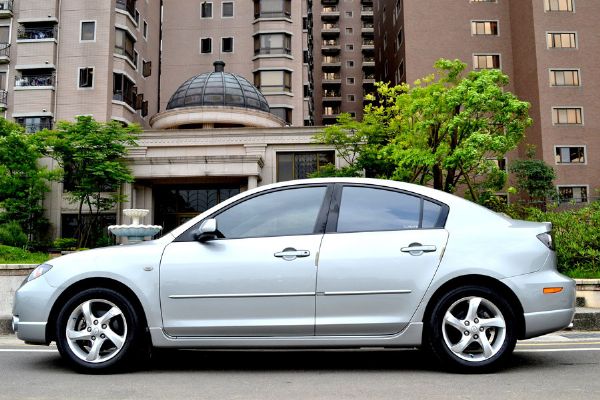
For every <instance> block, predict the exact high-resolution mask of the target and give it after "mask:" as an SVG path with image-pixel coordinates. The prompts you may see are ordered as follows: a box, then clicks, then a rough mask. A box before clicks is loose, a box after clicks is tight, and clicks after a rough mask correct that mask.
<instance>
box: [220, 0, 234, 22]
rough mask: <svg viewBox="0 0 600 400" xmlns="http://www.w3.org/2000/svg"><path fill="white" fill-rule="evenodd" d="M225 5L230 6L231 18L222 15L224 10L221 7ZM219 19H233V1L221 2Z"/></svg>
mask: <svg viewBox="0 0 600 400" xmlns="http://www.w3.org/2000/svg"><path fill="white" fill-rule="evenodd" d="M225 4H231V16H225V15H223V13H224V11H225V8H224V7H223V6H224V5H225ZM221 18H222V19H228V18H235V2H233V1H223V2H221Z"/></svg>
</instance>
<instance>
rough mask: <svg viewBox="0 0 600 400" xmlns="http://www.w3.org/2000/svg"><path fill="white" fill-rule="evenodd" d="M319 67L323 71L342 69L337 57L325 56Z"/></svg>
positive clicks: (340, 61)
mask: <svg viewBox="0 0 600 400" xmlns="http://www.w3.org/2000/svg"><path fill="white" fill-rule="evenodd" d="M321 67H322V69H323V71H328V70H337V69H340V68H341V67H342V60H341V59H340V57H339V56H325V57H323V59H322V60H321Z"/></svg>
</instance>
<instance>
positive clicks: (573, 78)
mask: <svg viewBox="0 0 600 400" xmlns="http://www.w3.org/2000/svg"><path fill="white" fill-rule="evenodd" d="M579 85H580V81H579V70H577V69H568V70H567V69H551V70H550V86H579Z"/></svg>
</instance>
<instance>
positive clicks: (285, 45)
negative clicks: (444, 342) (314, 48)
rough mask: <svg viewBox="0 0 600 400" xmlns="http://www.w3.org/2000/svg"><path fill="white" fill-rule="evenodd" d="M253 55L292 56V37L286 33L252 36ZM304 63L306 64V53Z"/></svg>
mask: <svg viewBox="0 0 600 400" xmlns="http://www.w3.org/2000/svg"><path fill="white" fill-rule="evenodd" d="M254 54H255V55H259V54H292V36H291V35H289V34H287V33H261V34H259V35H256V36H254ZM304 62H305V63H308V51H307V52H306V58H305V61H304Z"/></svg>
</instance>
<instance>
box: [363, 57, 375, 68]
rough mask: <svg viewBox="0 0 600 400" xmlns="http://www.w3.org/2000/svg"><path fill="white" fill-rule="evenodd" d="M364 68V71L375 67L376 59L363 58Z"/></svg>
mask: <svg viewBox="0 0 600 400" xmlns="http://www.w3.org/2000/svg"><path fill="white" fill-rule="evenodd" d="M362 67H363V69H370V68H373V67H375V57H363V61H362Z"/></svg>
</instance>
